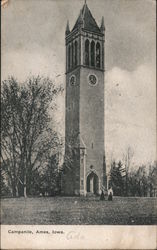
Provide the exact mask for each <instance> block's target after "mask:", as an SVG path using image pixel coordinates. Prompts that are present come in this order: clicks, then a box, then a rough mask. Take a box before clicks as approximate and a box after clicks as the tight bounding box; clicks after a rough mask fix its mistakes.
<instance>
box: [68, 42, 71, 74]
mask: <svg viewBox="0 0 157 250" xmlns="http://www.w3.org/2000/svg"><path fill="white" fill-rule="evenodd" d="M70 57H71V56H70V45H69V47H68V69H70Z"/></svg>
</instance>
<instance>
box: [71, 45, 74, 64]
mask: <svg viewBox="0 0 157 250" xmlns="http://www.w3.org/2000/svg"><path fill="white" fill-rule="evenodd" d="M71 49H72V55H71V67H72V68H73V66H74V45H73V43H72V46H71Z"/></svg>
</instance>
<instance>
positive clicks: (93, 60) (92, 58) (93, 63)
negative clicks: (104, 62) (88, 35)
mask: <svg viewBox="0 0 157 250" xmlns="http://www.w3.org/2000/svg"><path fill="white" fill-rule="evenodd" d="M91 66H95V43H94V41H92V42H91Z"/></svg>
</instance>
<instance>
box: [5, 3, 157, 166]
mask: <svg viewBox="0 0 157 250" xmlns="http://www.w3.org/2000/svg"><path fill="white" fill-rule="evenodd" d="M83 4H84V1H83V0H10V1H9V4H8V6H7V7H5V8H4V9H2V79H5V78H7V77H8V75H14V76H15V77H17V78H18V79H19V80H21V81H22V80H24V79H25V78H26V77H27V76H29V75H31V74H41V75H45V76H50V77H51V78H52V79H53V80H54V81H55V82H56V84H59V83H62V84H63V85H64V84H65V74H64V73H65V26H66V22H67V19H69V22H70V28H72V27H73V25H74V23H75V21H76V18H77V17H78V14H79V11H80V9H81V8H82V6H83ZM87 4H88V7H89V8H90V10H91V12H92V14H93V16H94V17H95V19H96V21H97V23H98V24H99V25H100V21H101V17H102V16H104V19H105V26H106V43H105V51H106V54H105V61H106V76H105V113H106V115H105V134H106V136H105V144H106V145H105V146H106V153H107V158H108V159H110V158H111V157H114V158H116V159H121V158H122V155H123V153H124V152H125V151H126V148H127V147H128V146H131V147H132V148H133V150H134V159H133V161H134V163H135V164H137V163H138V164H142V163H147V162H151V161H153V160H155V158H156V156H155V153H156V117H155V113H156V105H155V104H156V95H155V93H156V84H155V75H156V74H155V69H156V66H155V61H156V57H155V55H156V51H155V47H156V40H155V37H156V23H155V19H156V17H155V8H156V6H155V1H153V0H97V1H95V0H87ZM57 103H58V108H59V112H60V116H59V117H60V118H58V122H60V121H61V120H62V121H63V120H64V108H65V107H64V96H62V97H60V98H59V99H58V102H57ZM61 124H64V123H63V122H62V123H61ZM60 130H61V131H64V126H63V125H60Z"/></svg>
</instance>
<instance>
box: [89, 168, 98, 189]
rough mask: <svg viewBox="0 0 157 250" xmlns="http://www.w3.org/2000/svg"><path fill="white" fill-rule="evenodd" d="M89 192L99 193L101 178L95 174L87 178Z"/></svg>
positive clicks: (92, 173)
mask: <svg viewBox="0 0 157 250" xmlns="http://www.w3.org/2000/svg"><path fill="white" fill-rule="evenodd" d="M87 192H88V193H93V194H98V193H99V178H98V176H97V175H96V174H95V173H94V172H91V173H90V174H89V175H88V176H87Z"/></svg>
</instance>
